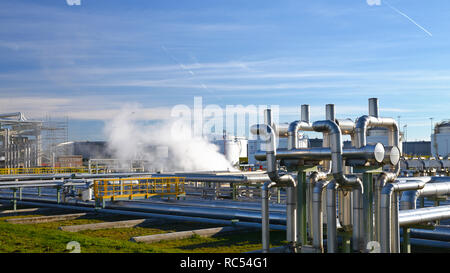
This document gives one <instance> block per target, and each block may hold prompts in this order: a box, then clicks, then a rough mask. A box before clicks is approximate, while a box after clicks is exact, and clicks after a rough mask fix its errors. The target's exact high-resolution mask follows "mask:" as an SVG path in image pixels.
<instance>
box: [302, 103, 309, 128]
mask: <svg viewBox="0 0 450 273" xmlns="http://www.w3.org/2000/svg"><path fill="white" fill-rule="evenodd" d="M301 120H302V121H303V122H305V123H309V105H308V104H303V105H302V106H301Z"/></svg>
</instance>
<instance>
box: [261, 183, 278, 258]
mask: <svg viewBox="0 0 450 273" xmlns="http://www.w3.org/2000/svg"><path fill="white" fill-rule="evenodd" d="M275 184H276V183H275V182H266V183H265V184H264V185H263V186H262V188H261V200H262V203H261V213H262V215H261V229H262V230H261V231H262V251H263V253H269V249H270V226H269V198H270V193H269V191H270V188H271V187H273V186H275Z"/></svg>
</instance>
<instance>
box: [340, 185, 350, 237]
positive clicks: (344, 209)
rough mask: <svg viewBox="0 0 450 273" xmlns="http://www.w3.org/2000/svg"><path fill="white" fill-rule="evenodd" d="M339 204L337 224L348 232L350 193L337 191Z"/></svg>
mask: <svg viewBox="0 0 450 273" xmlns="http://www.w3.org/2000/svg"><path fill="white" fill-rule="evenodd" d="M338 202H339V222H340V224H341V226H342V227H343V228H344V229H345V230H350V228H351V226H352V215H353V212H352V192H351V191H349V190H347V189H344V188H339V190H338Z"/></svg>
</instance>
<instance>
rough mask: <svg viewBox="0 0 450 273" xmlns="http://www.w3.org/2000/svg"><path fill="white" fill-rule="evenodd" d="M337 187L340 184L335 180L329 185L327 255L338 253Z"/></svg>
mask: <svg viewBox="0 0 450 273" xmlns="http://www.w3.org/2000/svg"><path fill="white" fill-rule="evenodd" d="M337 187H338V184H336V181H334V180H332V181H331V182H330V183H328V185H327V253H336V251H337V213H336V189H337ZM340 209H341V208H339V210H340Z"/></svg>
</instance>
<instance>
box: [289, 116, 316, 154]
mask: <svg viewBox="0 0 450 273" xmlns="http://www.w3.org/2000/svg"><path fill="white" fill-rule="evenodd" d="M299 131H313V129H312V126H311V124H310V123H306V122H304V121H300V120H297V121H293V122H291V123H290V124H289V129H288V150H292V149H298V148H299V147H298V132H299Z"/></svg>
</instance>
